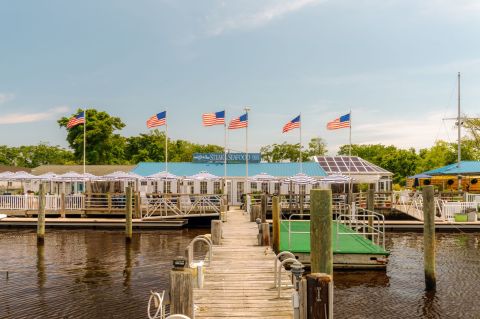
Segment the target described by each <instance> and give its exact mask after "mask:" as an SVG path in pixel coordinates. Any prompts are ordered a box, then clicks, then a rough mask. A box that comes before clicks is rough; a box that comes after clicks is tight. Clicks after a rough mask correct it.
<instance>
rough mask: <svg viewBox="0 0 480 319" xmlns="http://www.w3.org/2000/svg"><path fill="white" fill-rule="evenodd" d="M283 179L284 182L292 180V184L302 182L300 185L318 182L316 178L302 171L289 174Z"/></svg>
mask: <svg viewBox="0 0 480 319" xmlns="http://www.w3.org/2000/svg"><path fill="white" fill-rule="evenodd" d="M283 181H284V182H285V183H290V182H292V183H293V184H302V185H304V184H315V183H318V180H317V179H315V178H313V177H310V176H308V175H305V174H302V173H299V174H296V175H294V176H291V177H289V178H286V179H284V180H283Z"/></svg>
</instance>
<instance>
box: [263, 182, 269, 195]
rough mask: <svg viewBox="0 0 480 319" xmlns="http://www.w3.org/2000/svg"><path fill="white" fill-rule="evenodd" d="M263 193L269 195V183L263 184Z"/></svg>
mask: <svg viewBox="0 0 480 319" xmlns="http://www.w3.org/2000/svg"><path fill="white" fill-rule="evenodd" d="M262 192H264V193H268V183H262Z"/></svg>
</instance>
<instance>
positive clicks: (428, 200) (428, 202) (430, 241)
mask: <svg viewBox="0 0 480 319" xmlns="http://www.w3.org/2000/svg"><path fill="white" fill-rule="evenodd" d="M422 196H423V225H424V226H423V246H424V249H423V256H424V270H425V286H426V290H435V289H436V286H437V281H436V278H435V202H434V191H433V186H432V185H428V186H425V187H424V188H423V190H422Z"/></svg>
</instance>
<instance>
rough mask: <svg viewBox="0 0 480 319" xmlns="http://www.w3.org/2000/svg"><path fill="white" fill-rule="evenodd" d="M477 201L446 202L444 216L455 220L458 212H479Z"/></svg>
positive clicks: (449, 219) (446, 218)
mask: <svg viewBox="0 0 480 319" xmlns="http://www.w3.org/2000/svg"><path fill="white" fill-rule="evenodd" d="M478 205H479V203H477V202H444V203H443V211H442V217H443V218H444V219H445V220H448V221H454V220H455V215H456V214H464V213H466V212H467V211H470V210H474V211H475V212H477V213H478Z"/></svg>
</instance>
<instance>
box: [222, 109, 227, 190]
mask: <svg viewBox="0 0 480 319" xmlns="http://www.w3.org/2000/svg"><path fill="white" fill-rule="evenodd" d="M226 115H227V114H226V112H225V111H224V113H223V118H224V123H223V128H224V130H225V132H224V134H225V136H224V138H225V139H224V142H225V145H224V147H223V179H224V182H223V183H224V187H225V188H226V187H227V116H226ZM224 193H225V190H224Z"/></svg>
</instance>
